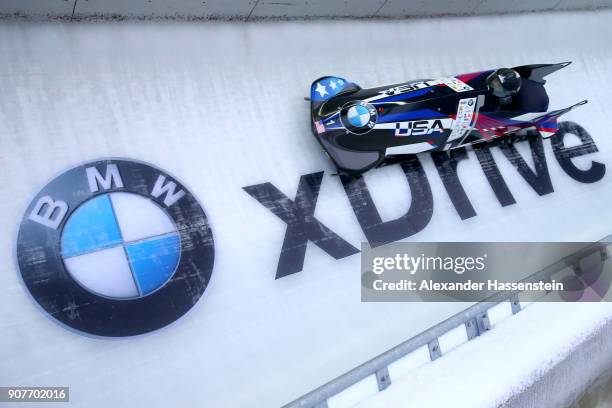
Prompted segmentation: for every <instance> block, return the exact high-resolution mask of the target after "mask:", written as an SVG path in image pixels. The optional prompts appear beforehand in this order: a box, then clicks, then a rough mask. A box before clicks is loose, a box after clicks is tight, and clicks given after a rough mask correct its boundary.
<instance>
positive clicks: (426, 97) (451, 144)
mask: <svg viewBox="0 0 612 408" xmlns="http://www.w3.org/2000/svg"><path fill="white" fill-rule="evenodd" d="M569 64H570V63H569V62H564V63H560V64H534V65H524V66H520V67H514V68H499V69H493V70H488V71H480V72H474V73H470V74H462V75H456V76H451V77H445V78H440V79H419V80H414V81H410V82H406V83H402V84H397V85H390V86H383V87H378V88H371V89H362V88H361V87H359V86H358V85H357V84H355V83H353V82H350V81H347V80H346V79H344V78H339V77H332V76H326V77H322V78H319V79H317V80H316V81H314V82H313V83H312V86H311V92H310V102H311V112H312V131H313V134H314V135H315V137H316V138H317V140H318V141H319V142H320V143H321V145H322V146H323V148H324V150H325V151H326V152H327V153H328V154H329V156H330V157H331V159H332V160H333V162H334V163H335V165H336V167H337V168H338V171H339V172H341V173H362V172H364V171H366V170H368V169H371V168H373V167H377V166H381V165H384V164H385V161H386V160H387V161H388V160H389V159H391V158H397V157H398V155H405V154H416V153H420V152H425V151H434V150H449V149H454V148H457V147H462V146H467V145H472V144H476V143H484V142H488V141H491V140H493V139H496V138H499V137H502V136H511V135H520V134H528V133H529V132H534V131H537V132H539V134H540V135H541V136H542V137H550V136H552V135H553V134H554V133H555V132H556V131H557V118H558V117H559V116H561V115H562V114H564V113H566V112H568V111H569V110H571V109H572V108H574V107H576V106H579V105H583V104H585V103H586V102H587V101H586V100H585V101H582V102H579V103H577V104H575V105H573V106H570V107H569V108H565V109H560V110H554V111H548V95H547V93H546V90H545V89H544V84H545V83H546V81H545V80H544V77H545V76H546V75H548V74H550V73H552V72H554V71H557V70H559V69H561V68H564V67H566V66H567V65H569Z"/></svg>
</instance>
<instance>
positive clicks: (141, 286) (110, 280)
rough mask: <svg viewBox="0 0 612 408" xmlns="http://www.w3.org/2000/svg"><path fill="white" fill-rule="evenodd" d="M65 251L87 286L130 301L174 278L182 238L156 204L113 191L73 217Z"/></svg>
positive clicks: (64, 241)
mask: <svg viewBox="0 0 612 408" xmlns="http://www.w3.org/2000/svg"><path fill="white" fill-rule="evenodd" d="M83 231H87V233H85V234H84V233H83ZM61 248H62V251H61V252H62V258H63V259H64V264H65V265H66V269H67V270H68V272H69V273H70V274H71V275H72V277H73V278H74V279H75V280H76V281H77V282H78V283H80V284H81V286H83V287H84V288H85V289H88V290H90V291H92V292H94V293H96V294H99V295H102V296H108V297H111V298H117V299H125V298H134V297H140V296H146V295H148V294H149V293H152V292H154V291H155V290H156V289H159V288H160V287H162V286H163V285H164V284H165V283H166V282H167V281H168V279H170V278H171V277H172V275H173V274H174V271H175V270H176V267H177V266H178V262H179V258H180V253H181V250H180V248H181V239H180V235H179V233H178V231H177V230H176V227H175V226H174V223H173V222H172V220H171V219H170V217H169V216H168V215H167V214H166V213H165V211H164V210H162V209H161V208H160V207H159V206H157V205H156V204H154V203H153V202H152V201H151V200H148V199H146V198H144V197H141V196H139V195H136V194H132V193H111V194H103V195H100V196H97V197H95V198H92V199H91V200H89V201H87V202H85V203H84V204H83V205H81V206H80V207H79V208H78V209H77V210H76V211H75V212H74V213H72V215H71V216H70V218H69V219H68V221H67V223H66V226H65V227H64V230H63V233H62V240H61Z"/></svg>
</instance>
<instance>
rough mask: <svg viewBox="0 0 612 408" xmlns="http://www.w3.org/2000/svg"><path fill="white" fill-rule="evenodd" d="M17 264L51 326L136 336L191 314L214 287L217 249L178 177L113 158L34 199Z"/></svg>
mask: <svg viewBox="0 0 612 408" xmlns="http://www.w3.org/2000/svg"><path fill="white" fill-rule="evenodd" d="M17 260H18V263H19V269H20V271H21V275H22V277H23V280H24V282H25V284H26V286H27V288H28V290H29V291H30V293H31V294H32V296H33V297H34V299H35V300H36V301H37V302H38V303H39V304H40V306H42V308H43V309H44V310H45V311H46V312H47V313H49V314H50V315H51V316H52V317H53V318H55V319H57V320H59V321H60V322H61V323H63V324H65V325H67V326H69V327H71V328H73V329H76V330H79V331H82V332H86V333H90V334H94V335H100V336H111V337H120V336H132V335H138V334H142V333H147V332H150V331H153V330H156V329H159V328H161V327H163V326H166V325H167V324H169V323H172V322H174V321H175V320H177V319H178V318H180V317H181V316H182V315H184V314H185V313H186V312H187V311H188V310H189V309H191V307H192V306H193V305H194V304H195V303H196V302H197V301H198V299H199V298H200V297H201V296H202V294H203V293H204V290H205V289H206V286H207V285H208V282H209V280H210V276H211V273H212V268H213V261H214V243H213V237H212V231H211V229H210V226H209V225H208V221H207V219H206V214H205V213H204V210H203V209H202V207H201V206H200V204H199V203H198V201H197V200H196V199H195V197H194V196H193V195H192V194H191V193H190V192H189V191H188V190H187V189H186V188H185V186H183V185H182V184H181V183H179V182H178V181H177V180H176V179H175V178H174V177H172V176H170V175H168V174H167V173H165V172H163V171H161V170H159V169H157V168H155V167H153V166H151V165H148V164H145V163H142V162H138V161H132V160H114V159H109V160H100V161H96V162H92V163H88V164H85V165H81V166H78V167H75V168H73V169H71V170H68V171H66V172H65V173H63V174H61V175H60V176H59V177H56V178H55V179H54V180H52V181H51V182H50V183H49V184H47V185H46V186H45V187H44V188H43V189H42V191H40V192H39V193H38V194H37V195H36V197H35V198H34V200H32V202H31V203H30V205H29V206H28V208H27V210H26V213H25V215H24V217H23V220H22V222H21V226H20V228H19V236H18V239H17Z"/></svg>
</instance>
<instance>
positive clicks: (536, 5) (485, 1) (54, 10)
mask: <svg viewBox="0 0 612 408" xmlns="http://www.w3.org/2000/svg"><path fill="white" fill-rule="evenodd" d="M610 6H612V0H539V1H531V0H465V1H455V0H433V1H428V0H283V1H276V0H274V1H272V0H206V1H202V0H171V1H168V0H130V1H123V0H3V1H1V2H0V14H4V15H7V14H8V15H11V14H18V15H23V16H28V17H36V18H41V17H43V18H44V17H64V18H72V17H74V18H90V17H100V16H105V17H153V18H155V17H181V18H211V17H212V18H240V19H256V18H269V17H272V18H276V17H279V18H301V17H406V16H409V17H419V16H437V15H468V14H489V13H512V12H524V11H545V10H566V9H592V8H600V7H610Z"/></svg>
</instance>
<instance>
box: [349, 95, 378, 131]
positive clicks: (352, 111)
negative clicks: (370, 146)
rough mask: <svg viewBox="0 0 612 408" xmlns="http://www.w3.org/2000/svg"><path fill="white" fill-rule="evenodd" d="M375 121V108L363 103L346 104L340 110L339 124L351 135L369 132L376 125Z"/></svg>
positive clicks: (376, 116) (376, 115)
mask: <svg viewBox="0 0 612 408" xmlns="http://www.w3.org/2000/svg"><path fill="white" fill-rule="evenodd" d="M377 119H378V113H377V112H376V108H375V107H374V106H372V105H370V104H369V103H367V102H363V101H352V102H348V103H347V104H345V105H344V106H343V107H342V109H341V110H340V122H342V124H343V125H344V127H345V128H346V130H348V131H349V132H351V133H356V134H364V133H367V132H369V131H370V130H372V129H373V128H374V126H375V125H376V120H377Z"/></svg>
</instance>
